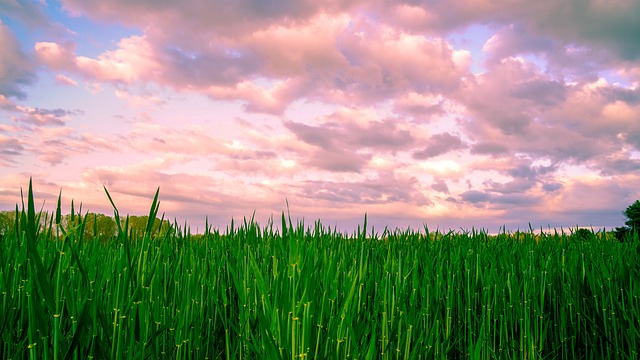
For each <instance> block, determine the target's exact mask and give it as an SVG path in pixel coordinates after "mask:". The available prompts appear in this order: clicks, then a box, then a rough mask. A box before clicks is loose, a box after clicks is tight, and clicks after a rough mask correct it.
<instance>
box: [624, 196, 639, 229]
mask: <svg viewBox="0 0 640 360" xmlns="http://www.w3.org/2000/svg"><path fill="white" fill-rule="evenodd" d="M624 215H625V216H626V217H627V221H626V222H625V224H626V225H627V226H629V227H630V228H631V229H632V230H634V231H637V230H638V229H640V200H636V201H635V202H634V203H633V204H631V205H629V206H628V207H627V209H626V210H625V211H624Z"/></svg>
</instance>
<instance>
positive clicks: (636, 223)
mask: <svg viewBox="0 0 640 360" xmlns="http://www.w3.org/2000/svg"><path fill="white" fill-rule="evenodd" d="M624 216H626V217H627V221H625V222H624V223H625V225H627V226H622V227H617V228H616V229H615V230H614V233H615V236H616V238H617V239H618V240H619V241H625V240H626V239H633V236H636V235H640V200H636V201H635V202H634V203H633V204H631V205H629V206H628V207H627V209H626V210H625V211H624Z"/></svg>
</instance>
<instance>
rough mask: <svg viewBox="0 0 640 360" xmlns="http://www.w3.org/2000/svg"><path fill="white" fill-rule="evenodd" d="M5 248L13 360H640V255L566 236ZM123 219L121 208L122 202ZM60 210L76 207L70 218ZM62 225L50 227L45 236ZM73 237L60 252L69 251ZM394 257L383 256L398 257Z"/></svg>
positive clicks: (168, 233) (168, 238) (409, 234)
mask: <svg viewBox="0 0 640 360" xmlns="http://www.w3.org/2000/svg"><path fill="white" fill-rule="evenodd" d="M28 196H29V199H28V201H27V204H28V206H27V209H22V210H21V211H20V212H19V214H17V215H18V220H19V226H20V229H21V230H20V233H19V234H14V233H11V234H10V235H9V238H8V239H6V240H5V241H4V243H3V245H2V246H0V279H1V281H0V357H1V358H3V359H9V358H14V359H23V358H27V357H28V358H32V359H41V358H48V359H62V358H63V357H64V358H65V359H73V358H94V359H98V358H100V359H105V358H112V359H123V358H132V359H143V358H161V357H167V358H176V359H205V358H209V359H236V358H269V359H278V358H291V359H296V358H305V357H306V358H317V359H320V358H324V359H345V358H354V359H355V358H359V359H360V358H380V359H391V358H402V359H419V358H427V359H431V358H435V359H446V358H450V359H462V358H473V359H508V358H512V359H540V358H548V359H554V358H555V359H607V358H608V359H617V358H620V359H628V358H629V359H632V358H638V356H639V353H640V326H639V325H638V324H640V306H639V304H638V298H639V297H640V284H639V283H638V281H637V276H638V275H637V274H638V264H637V262H636V261H635V259H632V258H630V257H629V256H628V254H629V253H630V252H631V251H633V252H634V253H635V251H637V247H638V246H639V244H638V243H618V242H611V241H607V240H606V237H604V236H600V234H596V235H598V236H596V240H595V241H588V242H576V241H568V240H570V237H571V235H566V234H564V233H562V232H560V233H558V232H554V233H551V234H545V233H540V234H534V233H533V231H531V232H530V233H527V232H518V233H516V234H510V233H507V232H503V233H501V234H498V235H496V236H489V235H488V234H486V232H483V231H475V230H474V231H471V232H459V233H454V232H447V233H440V232H429V230H428V229H427V228H425V229H424V232H422V233H421V232H416V231H412V230H406V231H399V230H398V231H387V230H385V232H384V233H383V234H382V235H381V236H378V235H377V234H376V233H374V232H373V231H371V232H368V229H367V225H366V217H365V223H364V225H363V226H362V227H361V228H360V229H358V231H357V232H355V233H353V234H350V235H348V234H342V233H339V232H336V231H335V229H334V230H332V229H331V228H326V227H324V226H323V225H321V224H320V223H319V222H317V223H315V224H313V226H305V224H304V223H303V222H298V223H296V224H293V223H292V221H291V219H289V218H288V217H285V215H284V214H283V215H282V219H281V220H282V221H281V223H280V224H279V226H277V227H276V226H275V225H274V224H273V223H269V224H267V225H266V226H265V227H260V226H258V224H256V223H255V222H254V221H253V220H252V219H251V220H244V221H242V222H241V223H240V224H237V223H234V222H232V223H231V225H230V226H229V227H228V228H227V230H226V232H225V233H224V234H221V233H219V232H218V231H210V230H209V228H208V227H207V231H206V233H205V234H203V235H201V236H199V237H198V238H197V239H196V237H192V236H191V235H190V234H189V231H188V229H180V228H179V227H177V226H167V227H166V228H162V230H161V231H157V232H153V231H152V230H153V226H154V224H155V219H156V216H155V215H156V213H157V210H158V201H157V199H158V194H157V193H156V197H155V198H154V200H153V203H152V206H151V211H150V212H149V213H150V215H149V217H148V218H147V219H148V222H147V224H146V227H145V229H144V231H141V232H138V231H131V229H130V228H129V226H130V224H129V221H130V218H127V217H125V218H121V217H120V216H119V215H118V211H117V209H115V205H114V213H115V218H116V219H118V220H121V221H117V222H116V229H117V230H116V234H115V235H114V237H113V238H112V239H111V241H109V242H101V241H80V239H82V238H83V237H84V233H83V231H84V229H86V227H87V224H88V221H89V219H90V218H91V216H83V217H82V218H81V222H79V221H80V220H79V218H78V217H76V216H74V218H73V220H71V219H69V220H71V221H70V222H68V223H67V224H64V221H63V217H62V216H61V211H60V206H58V209H57V210H56V213H55V214H52V215H51V216H49V217H47V216H45V214H39V213H36V211H35V209H34V206H33V194H32V192H31V189H30V190H29V195H28ZM109 199H110V200H111V202H112V203H113V200H112V199H111V197H110V196H109ZM59 203H60V201H59ZM43 218H48V219H49V221H48V222H47V224H48V225H47V226H40V225H39V224H40V222H41V221H42V219H43ZM57 233H59V235H56V234H57ZM382 239H384V240H382Z"/></svg>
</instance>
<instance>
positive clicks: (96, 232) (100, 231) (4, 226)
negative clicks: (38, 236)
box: [0, 210, 171, 240]
mask: <svg viewBox="0 0 640 360" xmlns="http://www.w3.org/2000/svg"><path fill="white" fill-rule="evenodd" d="M127 219H128V231H130V232H132V233H144V231H145V230H146V229H147V223H148V221H149V216H147V215H142V216H136V215H129V216H127V217H125V218H121V220H120V221H121V225H122V226H123V227H124V223H125V222H126V221H127ZM54 221H55V219H53V216H52V215H51V214H49V213H44V212H43V213H42V214H41V216H40V227H41V229H48V228H50V225H51V224H52V223H53V222H54ZM60 225H61V226H62V227H63V228H65V229H71V228H80V227H84V229H83V230H84V231H83V232H82V234H83V236H84V238H86V239H104V240H107V239H109V238H112V237H114V236H115V235H116V234H117V231H118V226H117V224H116V221H115V219H114V218H113V217H111V216H108V215H104V214H99V213H92V212H88V213H85V214H84V215H82V214H73V213H72V214H67V215H64V216H62V217H61V221H60ZM15 226H16V211H15V210H8V211H0V236H2V235H6V234H8V233H9V232H12V231H13V230H14V229H15ZM169 226H171V223H170V222H169V221H168V220H166V219H159V218H156V220H155V221H154V224H153V228H152V230H151V231H152V233H157V232H159V231H161V230H166V229H168V228H169ZM53 229H54V230H53V231H55V226H54V227H53Z"/></svg>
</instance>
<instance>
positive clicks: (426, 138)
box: [0, 0, 640, 232]
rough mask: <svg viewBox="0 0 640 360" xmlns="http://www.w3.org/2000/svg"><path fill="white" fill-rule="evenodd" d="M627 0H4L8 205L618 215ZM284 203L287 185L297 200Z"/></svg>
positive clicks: (631, 6)
mask: <svg viewBox="0 0 640 360" xmlns="http://www.w3.org/2000/svg"><path fill="white" fill-rule="evenodd" d="M638 19H640V2H639V1H637V0H584V1H572V0H571V1H570V0H542V1H535V2H532V1H528V0H509V1H490V0H450V1H438V0H423V1H419V0H396V1H388V0H368V1H364V0H345V1H337V0H236V1H228V0H208V1H206V0H182V1H157V0H61V1H45V0H39V1H38V0H0V210H9V209H14V208H15V204H16V203H20V201H21V200H20V190H21V189H23V190H26V188H27V187H28V184H29V178H33V184H34V190H35V197H36V202H37V204H38V206H39V207H42V208H44V209H45V210H47V209H48V210H50V209H52V208H53V207H54V206H55V203H56V200H57V197H58V194H60V192H61V193H62V200H63V204H64V206H65V207H67V208H69V205H70V203H71V200H72V199H73V200H74V202H75V203H76V209H77V204H78V203H80V202H82V206H83V211H92V212H100V213H105V214H112V213H113V212H112V208H111V207H110V206H111V205H110V203H109V200H108V198H107V196H106V195H105V192H104V189H103V187H106V188H107V189H108V190H109V192H110V193H111V196H112V197H113V200H114V202H115V204H116V206H117V207H118V209H119V211H120V213H123V214H124V213H129V214H132V215H141V214H145V213H148V210H149V207H150V205H151V201H152V198H153V195H154V193H155V191H156V189H157V188H160V202H161V203H160V213H165V216H166V217H167V218H169V219H176V220H177V221H178V222H179V223H181V224H182V223H185V222H186V223H187V224H188V226H190V227H191V229H192V231H194V232H196V231H200V232H201V231H202V230H203V228H204V223H205V218H208V221H209V223H211V224H212V225H213V226H214V227H216V228H220V229H224V228H225V227H226V226H227V225H228V224H229V223H230V220H231V219H232V218H234V219H236V220H241V219H242V218H243V217H248V218H249V217H251V216H252V214H253V213H254V212H255V218H256V219H257V220H258V221H259V222H260V223H261V224H264V223H265V222H266V221H267V220H268V219H269V218H270V217H271V216H273V217H274V218H275V220H276V221H275V222H276V223H278V221H279V220H278V219H279V217H280V214H281V212H282V211H287V206H288V209H289V211H290V214H291V216H292V218H293V219H304V220H305V222H307V223H309V224H312V223H313V222H314V221H316V220H318V219H319V220H321V222H322V223H323V224H324V225H326V226H331V227H337V228H338V229H340V230H343V231H352V230H353V229H355V227H356V226H357V225H358V224H362V222H363V217H364V214H365V213H366V214H367V217H368V221H369V224H373V225H375V227H376V228H377V229H382V228H384V227H385V226H386V227H389V228H396V227H399V228H406V227H412V228H414V229H422V227H423V226H424V225H427V226H428V227H429V229H431V230H434V229H436V228H439V229H463V230H465V229H471V228H472V227H475V228H482V229H486V230H488V231H490V232H497V231H498V230H499V229H500V227H502V226H505V227H506V229H509V230H517V229H528V228H529V224H531V226H532V227H534V228H538V229H539V228H545V229H547V228H550V227H560V226H562V227H565V228H567V227H575V226H586V227H588V226H593V227H594V228H595V229H599V228H602V227H606V228H611V227H615V226H621V225H622V224H623V223H624V215H623V214H622V212H623V211H624V209H625V208H626V207H627V206H628V205H630V204H631V203H633V202H634V201H635V200H636V199H638V198H640V186H638V184H640V89H639V83H640V37H638V34H640V21H638ZM287 204H288V205H287Z"/></svg>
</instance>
